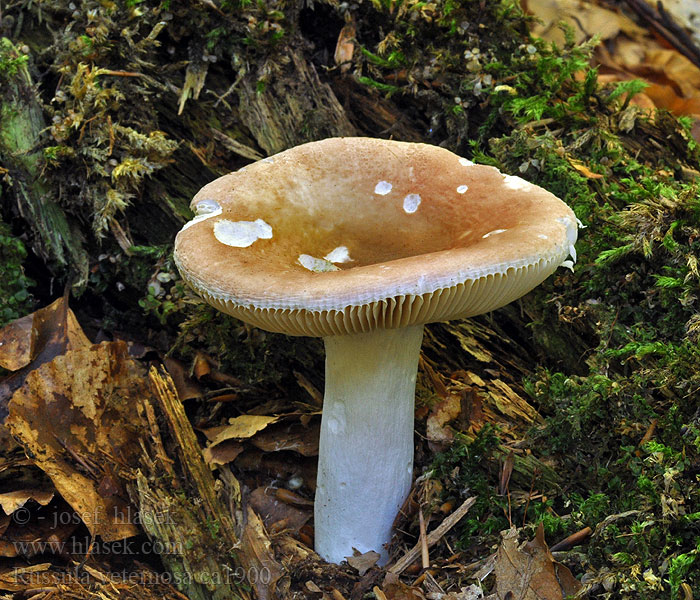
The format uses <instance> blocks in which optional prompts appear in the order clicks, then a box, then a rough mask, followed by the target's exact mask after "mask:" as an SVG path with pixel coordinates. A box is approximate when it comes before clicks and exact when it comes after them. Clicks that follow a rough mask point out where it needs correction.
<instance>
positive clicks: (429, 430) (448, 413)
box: [426, 394, 462, 443]
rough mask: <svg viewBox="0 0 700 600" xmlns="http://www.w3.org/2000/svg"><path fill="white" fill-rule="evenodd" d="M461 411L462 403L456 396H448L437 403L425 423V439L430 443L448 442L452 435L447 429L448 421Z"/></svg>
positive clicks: (457, 415)
mask: <svg viewBox="0 0 700 600" xmlns="http://www.w3.org/2000/svg"><path fill="white" fill-rule="evenodd" d="M461 411H462V402H461V400H460V397H459V396H458V395H456V394H450V395H448V396H447V398H445V399H444V400H442V401H440V402H438V403H437V404H436V405H435V406H434V407H433V409H432V410H431V411H430V415H429V416H428V419H427V421H426V437H427V438H428V440H429V441H431V442H438V443H441V442H450V441H452V439H453V438H454V433H453V432H452V430H451V429H450V428H449V427H447V424H448V423H449V422H450V421H453V420H454V419H456V418H457V417H459V415H460V413H461Z"/></svg>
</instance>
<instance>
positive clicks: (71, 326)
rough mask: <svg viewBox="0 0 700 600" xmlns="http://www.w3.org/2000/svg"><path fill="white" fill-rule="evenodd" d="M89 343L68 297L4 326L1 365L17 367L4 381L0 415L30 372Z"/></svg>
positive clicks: (0, 338) (0, 342)
mask: <svg viewBox="0 0 700 600" xmlns="http://www.w3.org/2000/svg"><path fill="white" fill-rule="evenodd" d="M89 345H90V340H88V339H87V337H86V335H85V334H84V333H83V330H82V329H81V328H80V325H79V324H78V321H77V319H76V318H75V315H74V314H73V311H72V310H70V309H69V308H68V302H67V301H66V300H65V299H64V298H59V299H58V300H56V301H55V302H53V303H52V304H49V306H46V307H45V308H42V309H40V310H38V311H36V312H35V313H32V314H31V315H27V316H26V317H22V318H21V319H18V320H17V321H13V322H12V323H10V324H8V325H5V327H3V328H2V329H0V365H1V366H3V367H5V368H6V369H9V370H11V371H15V373H13V374H12V375H10V376H9V377H7V378H6V379H4V380H3V381H2V382H0V406H2V409H1V410H0V419H3V418H4V417H5V416H6V413H5V411H4V406H5V404H4V403H5V402H6V401H8V400H9V399H10V396H12V394H13V393H14V392H15V390H17V389H19V388H20V387H21V385H22V384H23V383H24V380H25V379H26V377H27V374H28V373H30V372H31V371H33V370H34V369H36V368H37V367H39V366H40V365H43V364H44V363H46V362H48V361H50V360H52V359H53V358H55V357H56V356H59V355H61V354H63V353H65V352H66V351H68V350H76V349H78V348H85V347H88V346H89Z"/></svg>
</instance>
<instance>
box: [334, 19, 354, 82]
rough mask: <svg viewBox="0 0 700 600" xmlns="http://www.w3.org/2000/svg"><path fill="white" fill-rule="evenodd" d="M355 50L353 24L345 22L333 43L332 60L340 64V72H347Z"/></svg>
mask: <svg viewBox="0 0 700 600" xmlns="http://www.w3.org/2000/svg"><path fill="white" fill-rule="evenodd" d="M354 52H355V25H353V24H352V23H347V24H346V25H345V26H344V27H343V28H342V29H341V30H340V34H339V35H338V41H337V43H336V45H335V53H334V54H333V60H334V61H335V64H336V65H340V72H341V73H347V72H348V71H349V70H350V66H351V61H352V55H353V54H354Z"/></svg>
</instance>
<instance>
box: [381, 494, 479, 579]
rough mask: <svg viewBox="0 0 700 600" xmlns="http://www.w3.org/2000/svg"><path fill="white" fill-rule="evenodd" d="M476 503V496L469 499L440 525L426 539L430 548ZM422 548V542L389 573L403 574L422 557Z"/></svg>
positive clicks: (397, 562) (407, 553)
mask: <svg viewBox="0 0 700 600" xmlns="http://www.w3.org/2000/svg"><path fill="white" fill-rule="evenodd" d="M475 502H476V497H475V496H472V497H471V498H467V499H466V500H465V501H464V502H463V503H462V505H461V506H460V507H459V508H458V509H457V510H455V511H454V512H453V513H452V514H451V515H450V516H449V517H446V518H445V519H444V520H443V522H442V523H440V525H438V526H437V527H436V528H435V529H434V530H433V531H431V532H430V533H429V534H428V536H427V538H426V544H427V546H428V548H430V547H432V546H434V545H435V544H437V543H438V542H439V541H440V539H441V538H442V536H444V535H445V534H446V533H447V532H448V531H449V530H450V529H452V528H453V527H454V526H455V525H456V524H457V523H459V521H460V520H461V519H462V517H463V516H464V515H466V514H467V511H468V510H469V509H470V508H471V507H472V506H473V505H474V503H475ZM421 546H422V544H421V543H420V542H418V543H417V544H416V545H415V546H413V548H411V549H410V550H409V551H408V552H406V554H404V555H403V556H402V557H401V558H400V559H399V560H398V561H396V563H394V565H393V566H392V567H391V568H390V569H389V573H396V574H397V575H400V574H401V573H403V571H404V569H406V567H408V565H410V564H411V563H412V562H413V561H414V560H416V558H418V557H419V556H420V554H421Z"/></svg>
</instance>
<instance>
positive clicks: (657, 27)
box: [626, 0, 700, 68]
mask: <svg viewBox="0 0 700 600" xmlns="http://www.w3.org/2000/svg"><path fill="white" fill-rule="evenodd" d="M626 1H627V4H628V5H629V7H630V8H631V9H632V10H633V11H634V12H636V13H637V14H638V15H639V16H640V17H641V18H642V19H643V20H644V21H646V22H647V24H648V25H649V27H651V28H652V29H653V30H654V31H655V32H656V33H657V34H659V35H660V36H661V37H662V38H664V39H665V40H666V41H667V42H668V43H669V44H671V46H673V47H674V48H675V49H676V50H678V52H680V53H681V54H682V55H683V56H685V57H686V58H687V59H688V60H689V61H690V62H692V63H693V64H694V65H695V66H696V67H699V68H700V48H698V47H697V46H696V45H695V42H693V40H692V38H691V37H690V36H689V35H688V33H687V32H686V31H685V29H683V28H682V27H681V26H680V25H678V23H676V22H675V21H674V20H673V17H671V15H669V14H668V13H667V12H666V9H665V8H664V5H663V3H661V2H657V3H656V9H654V8H652V7H651V6H649V5H648V4H647V3H646V2H645V1H644V0H626Z"/></svg>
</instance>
